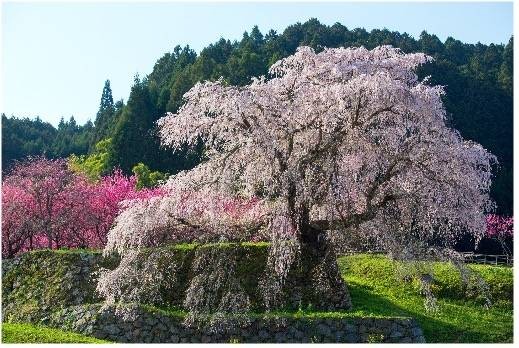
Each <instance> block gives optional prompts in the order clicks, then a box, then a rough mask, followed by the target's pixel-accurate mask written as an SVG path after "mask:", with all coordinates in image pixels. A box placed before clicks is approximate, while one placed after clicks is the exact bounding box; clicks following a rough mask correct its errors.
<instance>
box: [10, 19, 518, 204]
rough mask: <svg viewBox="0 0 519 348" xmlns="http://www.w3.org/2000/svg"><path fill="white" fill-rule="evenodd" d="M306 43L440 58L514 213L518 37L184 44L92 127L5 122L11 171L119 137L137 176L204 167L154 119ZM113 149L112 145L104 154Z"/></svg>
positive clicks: (443, 79) (301, 34)
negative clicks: (170, 145)
mask: <svg viewBox="0 0 519 348" xmlns="http://www.w3.org/2000/svg"><path fill="white" fill-rule="evenodd" d="M301 45H307V46H311V47H313V48H314V49H316V50H318V51H319V50H322V49H323V48H324V47H340V46H346V47H347V46H364V47H366V48H369V49H371V48H373V47H375V46H378V45H393V46H395V47H399V48H400V49H402V51H404V52H424V53H427V54H429V55H431V56H432V57H434V58H435V60H434V61H433V62H431V63H428V64H427V65H424V66H423V67H421V68H420V69H419V76H420V77H421V78H423V77H425V76H429V75H430V76H431V80H430V81H431V83H432V84H439V85H444V86H445V89H446V92H447V93H446V95H445V96H444V103H445V106H446V109H447V112H448V116H449V123H450V124H451V125H452V127H454V128H456V129H457V130H458V131H459V132H460V133H461V135H462V136H463V137H464V138H465V139H470V140H474V141H476V142H478V143H480V144H482V145H483V146H484V147H485V148H487V149H488V150H490V151H491V152H492V153H494V154H495V155H496V156H497V157H498V160H499V165H498V166H496V168H495V178H494V180H493V185H492V196H493V198H494V199H495V201H496V202H497V204H498V213H502V214H512V204H513V190H512V185H513V173H512V168H513V165H512V163H513V162H512V153H513V140H512V139H513V38H510V40H509V42H508V43H507V44H506V45H503V44H490V45H483V44H481V43H477V44H467V43H463V42H461V41H459V40H456V39H454V38H452V37H449V38H447V39H446V40H445V42H442V41H441V40H440V39H438V37H437V36H435V35H432V34H429V33H427V32H425V31H424V32H422V33H421V35H420V37H419V38H418V39H415V38H413V37H412V36H410V35H408V34H406V33H403V34H401V33H399V32H392V31H389V30H385V29H384V30H372V31H371V32H368V31H366V30H364V29H360V28H357V29H353V30H349V29H348V28H346V27H345V26H344V25H342V24H339V23H336V24H334V25H332V26H327V25H324V24H321V23H320V22H319V21H318V20H316V19H311V20H309V21H307V22H305V23H303V24H301V23H297V24H294V25H291V26H289V27H287V28H286V29H285V30H284V31H283V33H277V32H275V31H273V30H270V31H269V32H268V33H265V34H263V33H261V32H260V31H259V30H258V28H257V27H254V28H253V29H252V30H251V31H250V32H245V33H244V34H243V37H242V39H241V40H240V41H230V40H227V39H223V38H222V39H220V40H219V41H217V42H215V43H213V44H211V45H209V46H208V47H206V48H204V49H203V50H202V51H201V52H200V54H197V53H196V52H195V51H194V50H192V49H191V48H190V47H189V46H185V47H181V46H176V47H174V48H173V49H172V51H171V52H168V53H166V54H164V56H162V57H161V58H159V59H158V60H157V62H156V63H155V66H154V67H153V71H152V72H151V73H150V74H149V75H147V76H145V77H144V78H139V77H138V76H137V77H135V81H134V85H133V86H132V89H131V92H130V95H129V96H128V99H127V101H126V102H123V101H122V100H121V101H117V102H114V100H113V97H112V91H111V89H110V82H109V81H107V82H106V83H105V85H104V87H103V90H102V97H101V103H100V107H99V111H98V113H97V115H96V117H95V121H94V123H93V124H92V123H91V122H88V123H87V124H85V125H82V126H81V125H77V124H76V122H75V120H74V118H73V117H71V118H70V119H69V120H62V121H61V122H60V124H59V126H58V128H57V129H56V128H54V127H53V126H52V125H51V124H49V123H46V122H43V121H42V120H41V119H39V118H36V119H35V120H34V119H32V120H31V119H28V118H25V119H20V118H17V117H15V116H10V117H6V116H5V115H2V132H3V140H2V167H3V168H2V170H3V171H5V170H8V169H9V167H10V166H11V165H12V163H13V161H15V160H19V159H22V158H24V157H26V156H30V155H42V154H43V155H45V156H47V157H51V158H55V157H68V156H70V155H71V154H75V155H88V154H95V153H96V151H98V150H96V149H98V148H99V147H96V146H95V145H96V144H97V143H98V142H100V141H102V140H105V139H111V141H110V142H109V143H110V146H109V147H106V148H107V149H108V150H107V151H109V154H108V155H109V156H108V158H109V165H108V167H109V168H110V169H111V168H115V167H120V168H121V169H122V170H123V171H124V172H126V173H131V170H132V168H133V167H134V166H135V165H136V164H137V163H145V164H146V165H147V166H148V167H149V168H151V169H152V170H158V171H162V172H168V173H175V172H178V171H179V170H182V169H188V168H191V167H193V166H194V165H196V164H197V163H198V162H199V161H200V154H201V153H202V149H201V148H198V149H184V150H183V151H179V152H178V153H171V151H170V150H168V149H162V148H161V147H160V144H159V141H158V139H157V137H156V135H155V127H154V124H155V121H156V120H158V119H159V118H160V117H161V116H163V115H164V113H165V112H168V111H170V112H175V111H176V110H177V109H178V108H179V107H180V106H181V105H182V95H183V94H184V93H185V92H187V91H188V90H189V89H190V88H191V87H192V86H193V85H194V84H195V83H196V82H198V81H202V80H214V79H218V78H220V77H223V78H224V80H225V81H227V82H228V83H230V84H234V85H244V84H247V83H248V82H249V81H250V78H251V77H252V76H258V75H265V74H266V73H267V70H268V68H269V66H270V65H271V64H273V63H274V62H275V61H277V60H279V59H280V58H283V57H286V56H288V55H291V54H293V53H294V52H295V50H296V48H297V47H298V46H301ZM103 148H104V147H103Z"/></svg>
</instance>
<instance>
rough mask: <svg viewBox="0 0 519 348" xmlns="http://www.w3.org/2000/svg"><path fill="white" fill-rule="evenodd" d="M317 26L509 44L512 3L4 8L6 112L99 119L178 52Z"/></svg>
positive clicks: (51, 119)
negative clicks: (111, 102)
mask: <svg viewBox="0 0 519 348" xmlns="http://www.w3.org/2000/svg"><path fill="white" fill-rule="evenodd" d="M312 17H315V18H317V19H318V20H319V21H321V22H322V23H325V24H329V25H331V24H333V23H335V22H340V23H342V24H343V25H345V26H346V27H348V28H349V29H353V28H356V27H363V28H365V29H367V30H371V29H374V28H378V29H382V28H387V29H390V30H396V31H400V32H407V33H409V34H410V35H412V36H414V37H418V36H419V34H420V32H421V31H422V30H427V31H428V32H429V33H433V34H436V35H437V36H438V37H439V38H440V39H441V40H442V41H443V40H445V39H446V38H447V37H448V36H452V37H454V38H456V39H459V40H461V41H464V42H469V43H476V42H478V41H480V42H482V43H492V42H493V43H506V42H507V41H508V39H509V38H510V36H511V35H512V31H513V25H512V3H511V2H510V3H440V2H437V3H224V4H214V3H210V4H204V3H193V4H187V3H186V4H183V3H148V4H145V3H128V4H121V3H111V4H110V3H71V4H66V3H54V4H42V3H32V4H31V3H3V11H2V39H3V40H2V46H3V47H2V55H3V57H2V83H3V89H2V90H3V96H2V97H3V98H2V99H3V105H2V106H1V110H0V111H2V112H5V113H6V114H7V115H11V114H15V115H18V116H29V117H34V116H36V115H39V116H40V117H41V118H42V119H43V120H46V121H49V122H51V123H52V124H54V125H57V123H58V122H59V119H60V117H61V116H64V117H65V118H68V117H70V116H71V115H74V117H75V118H76V121H77V122H78V123H80V124H83V123H84V122H86V121H87V120H88V119H91V120H92V121H93V120H94V118H95V114H96V111H97V109H98V106H99V100H100V97H101V90H102V87H103V84H104V81H105V80H106V79H110V81H111V84H112V91H113V94H114V99H120V98H124V99H125V100H126V99H127V98H128V95H129V91H130V87H131V85H132V82H133V76H134V75H135V74H136V73H139V74H140V75H141V76H143V75H146V74H149V73H150V72H151V70H152V68H153V65H154V63H155V61H156V60H157V59H158V58H160V57H161V56H162V55H163V54H164V53H166V52H168V51H171V50H172V49H173V47H175V46H176V45H177V44H178V45H182V46H183V45H186V44H189V45H190V46H191V47H192V48H194V49H195V50H196V51H197V52H199V51H200V49H202V48H203V47H205V46H206V45H208V44H209V43H213V42H215V41H217V40H218V39H219V38H220V37H224V38H226V39H231V40H234V39H238V40H239V39H240V38H241V37H242V34H243V32H244V31H246V30H247V31H250V29H251V28H252V27H253V26H254V25H258V26H259V28H260V30H261V31H262V32H263V33H265V32H267V31H268V30H269V29H275V30H277V31H278V32H282V31H283V30H284V28H285V27H287V26H288V25H290V24H293V23H296V22H298V21H299V22H304V21H306V20H307V19H309V18H312Z"/></svg>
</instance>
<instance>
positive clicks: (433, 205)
mask: <svg viewBox="0 0 519 348" xmlns="http://www.w3.org/2000/svg"><path fill="white" fill-rule="evenodd" d="M430 60H431V58H430V57H428V56H426V55H424V54H404V53H402V52H401V51H400V50H398V49H395V48H392V47H390V46H380V47H377V48H374V49H373V50H367V49H365V48H334V49H324V50H323V51H322V52H320V53H316V52H314V50H313V49H311V48H309V47H300V48H299V49H298V50H297V52H296V53H295V54H294V55H292V56H290V57H287V58H285V59H282V60H280V61H278V62H276V63H275V64H273V65H272V67H271V68H270V70H269V74H270V76H268V77H260V78H254V79H253V80H252V82H251V83H250V84H249V85H246V86H230V85H228V84H226V83H225V82H224V81H223V80H220V81H215V82H204V83H198V84H197V85H195V86H194V87H193V88H192V89H191V90H190V91H189V92H187V93H186V94H185V95H184V98H185V104H184V105H183V106H182V107H181V108H180V109H179V111H178V112H177V114H168V115H166V116H165V117H163V118H162V119H160V120H159V121H158V126H159V135H160V137H161V140H162V143H163V145H165V146H170V147H171V148H172V149H173V150H175V149H179V148H181V147H182V146H185V145H186V144H187V145H195V144H196V143H197V142H198V141H199V140H200V139H202V141H203V142H204V144H205V148H206V152H205V154H206V156H207V158H208V159H207V161H205V162H204V163H202V164H201V165H199V166H198V167H196V168H195V169H193V170H191V171H187V172H182V173H180V174H178V175H176V176H174V177H172V178H170V179H169V181H168V183H167V184H166V186H167V187H169V188H170V189H174V190H177V191H179V192H183V191H186V192H199V196H194V197H198V198H197V199H195V201H197V200H198V199H200V200H204V199H206V198H207V197H211V196H218V195H225V196H228V197H241V198H245V199H259V200H260V201H259V202H261V205H259V206H262V207H263V208H264V213H263V214H262V215H261V216H262V218H261V219H252V220H249V219H243V220H244V221H239V222H240V224H249V225H250V224H251V222H252V224H256V225H257V226H259V225H266V226H267V229H268V231H269V234H270V240H271V241H272V243H273V244H272V247H271V259H270V261H269V264H270V265H272V274H277V275H278V276H279V279H281V280H280V281H279V282H278V284H281V285H282V284H283V280H282V279H283V278H285V277H286V275H287V273H288V269H289V268H290V267H291V265H293V264H294V263H295V261H296V260H298V259H300V258H301V256H304V257H307V258H311V259H313V260H314V262H313V263H310V264H308V273H309V279H310V278H311V279H314V278H315V279H317V280H316V281H319V282H323V279H324V280H325V281H324V282H325V283H326V284H325V285H326V286H321V285H323V284H320V285H319V286H318V287H319V288H324V287H327V288H329V289H332V290H333V289H336V291H340V289H343V288H344V286H343V285H342V287H341V283H342V280H341V278H340V276H338V272H337V268H336V266H333V265H330V264H329V267H328V266H327V267H325V270H324V271H323V268H322V262H324V261H325V260H328V261H329V260H333V262H332V263H334V264H335V261H334V257H332V256H333V248H332V247H331V246H333V244H334V243H340V240H341V239H340V238H331V236H332V234H331V233H329V232H328V231H329V230H332V231H334V232H336V233H334V234H333V235H335V236H337V235H339V236H342V237H343V238H342V240H344V239H345V238H346V239H347V238H348V236H361V237H365V238H370V240H373V241H375V243H376V244H377V245H376V246H374V247H378V248H383V249H384V250H386V251H387V252H388V253H389V254H390V255H391V256H393V257H394V258H399V259H404V260H424V259H433V258H436V259H438V258H445V257H448V258H451V257H452V256H453V255H454V253H453V252H452V250H451V248H452V247H453V245H454V244H455V242H456V241H457V240H458V238H459V237H460V236H461V235H462V234H463V233H465V232H468V233H469V234H471V235H472V236H474V237H475V239H476V240H479V239H481V238H482V237H483V236H484V233H485V228H486V225H485V215H484V214H485V213H486V212H488V211H491V210H492V209H493V202H492V201H491V200H490V199H489V187H490V184H491V176H492V174H491V165H492V164H493V163H494V162H495V157H494V156H493V155H492V154H490V153H489V152H487V151H486V150H485V149H484V148H483V147H481V145H479V144H477V143H474V142H471V141H465V140H464V139H462V138H461V136H460V134H459V133H458V132H457V131H455V130H454V129H452V128H450V127H449V126H447V124H446V112H445V109H444V106H443V103H442V100H441V97H442V94H443V93H444V90H443V88H442V87H441V86H431V85H429V84H428V82H427V79H425V80H423V81H419V80H418V77H417V75H416V73H415V69H416V68H417V67H418V66H419V65H421V64H424V63H426V62H427V61H430ZM180 206H181V202H180V201H179V198H178V197H174V198H172V197H171V196H169V195H168V196H166V197H163V198H162V197H156V198H153V199H152V200H150V201H147V202H138V203H136V204H133V205H130V206H129V207H128V209H127V210H126V211H124V212H123V213H122V215H121V216H120V218H119V219H118V220H117V223H116V225H115V227H114V229H113V230H111V232H110V233H109V237H108V238H109V243H108V244H107V249H106V251H107V252H109V251H111V250H117V251H119V252H121V253H124V252H125V250H131V249H133V248H138V247H141V246H146V245H150V244H156V243H157V242H158V241H168V240H171V239H172V238H174V236H176V235H178V234H180V233H183V231H185V228H186V226H189V225H193V226H197V228H201V226H205V227H207V228H209V229H211V230H213V231H215V233H218V228H219V226H221V224H220V221H221V220H220V219H219V217H218V216H217V217H216V219H215V220H213V219H212V218H207V219H205V218H203V216H204V214H205V213H204V214H201V215H200V214H191V215H190V214H187V215H186V214H184V211H183V210H182V209H180ZM201 216H202V217H201ZM123 217H124V218H123ZM222 222H223V224H224V225H225V224H226V219H223V221H222ZM217 227H218V228H217ZM234 230H235V231H236V234H238V232H239V231H240V230H242V229H240V228H234ZM158 231H162V232H160V235H161V236H162V237H163V236H164V235H165V234H167V235H169V236H170V238H162V237H161V238H157V233H158ZM353 232H355V233H353ZM226 233H227V232H226ZM350 238H351V237H350ZM323 274H324V275H323ZM424 279H426V278H424ZM268 289H269V290H268V292H271V293H272V292H273V291H274V290H272V287H270V288H268ZM341 301H342V300H341ZM341 303H342V305H343V307H345V308H347V307H349V304H348V301H342V302H341Z"/></svg>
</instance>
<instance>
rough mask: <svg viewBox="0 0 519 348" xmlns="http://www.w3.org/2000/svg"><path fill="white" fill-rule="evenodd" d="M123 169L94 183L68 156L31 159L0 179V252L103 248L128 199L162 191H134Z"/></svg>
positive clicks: (4, 255)
mask: <svg viewBox="0 0 519 348" xmlns="http://www.w3.org/2000/svg"><path fill="white" fill-rule="evenodd" d="M135 184H136V178H135V177H129V178H128V177H125V176H124V175H123V174H122V173H121V172H120V171H115V172H114V173H113V174H112V175H110V176H106V177H103V178H102V179H101V180H100V181H99V182H95V183H93V182H91V181H89V180H87V178H86V177H84V176H82V175H79V174H75V173H73V172H71V171H70V170H69V169H68V167H67V163H66V162H65V161H64V160H48V159H45V158H31V159H29V160H27V161H25V162H20V163H18V164H17V165H16V166H15V167H14V168H13V170H12V171H11V172H10V173H8V175H7V176H6V177H5V178H4V181H3V183H2V256H3V257H12V256H14V255H15V254H16V253H18V252H20V251H27V250H32V249H37V248H60V247H68V248H86V247H89V248H102V247H104V245H105V244H106V236H107V233H108V230H109V229H110V227H111V226H112V223H113V221H114V219H115V218H116V216H117V215H118V213H119V212H120V210H121V208H122V206H121V203H122V202H123V201H125V200H134V199H137V200H138V199H142V198H150V197H152V196H156V195H162V194H163V192H164V191H163V190H162V189H151V190H150V189H144V190H139V191H137V190H136V189H135Z"/></svg>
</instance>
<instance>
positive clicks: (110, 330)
mask: <svg viewBox="0 0 519 348" xmlns="http://www.w3.org/2000/svg"><path fill="white" fill-rule="evenodd" d="M104 330H105V331H106V333H108V334H109V335H117V334H118V333H119V332H120V331H121V330H120V329H119V328H118V327H117V326H116V325H115V324H112V325H107V326H105V327H104Z"/></svg>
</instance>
